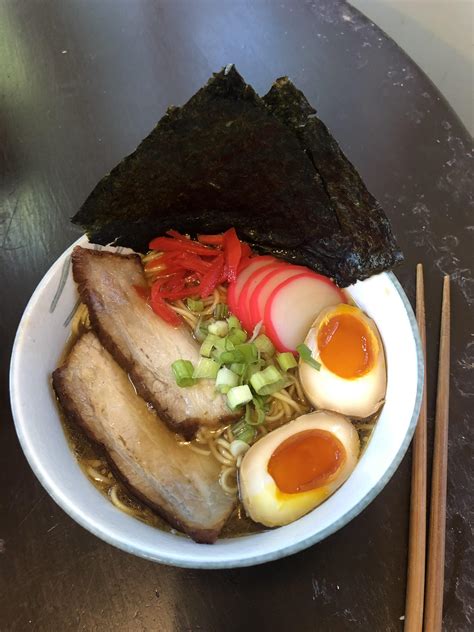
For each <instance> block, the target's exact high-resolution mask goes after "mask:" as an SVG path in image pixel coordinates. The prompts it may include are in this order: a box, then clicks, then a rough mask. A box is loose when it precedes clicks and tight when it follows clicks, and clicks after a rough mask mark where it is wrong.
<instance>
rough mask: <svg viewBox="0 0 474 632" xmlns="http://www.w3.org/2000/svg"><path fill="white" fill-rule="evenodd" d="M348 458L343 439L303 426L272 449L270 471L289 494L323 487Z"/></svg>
mask: <svg viewBox="0 0 474 632" xmlns="http://www.w3.org/2000/svg"><path fill="white" fill-rule="evenodd" d="M345 458H346V451H345V449H344V446H343V445H342V443H341V442H340V441H339V439H337V437H335V436H334V435H333V434H332V433H330V432H327V431H326V430H317V429H312V430H304V431H303V432H298V433H297V434H295V435H293V436H292V437H289V438H288V439H286V440H285V441H283V443H281V444H280V445H279V446H278V447H277V449H276V450H275V451H274V452H273V454H272V456H271V457H270V460H269V462H268V467H267V470H268V473H269V474H270V476H271V477H272V478H273V480H274V481H275V483H276V486H277V487H278V489H279V490H280V491H282V492H284V493H286V494H296V493H298V492H306V491H309V490H311V489H315V488H316V487H321V486H322V485H324V483H326V481H327V480H328V479H329V477H330V476H331V475H332V474H334V473H335V472H337V470H338V469H339V468H340V467H341V465H342V464H343V462H344V460H345Z"/></svg>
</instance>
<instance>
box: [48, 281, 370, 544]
mask: <svg viewBox="0 0 474 632" xmlns="http://www.w3.org/2000/svg"><path fill="white" fill-rule="evenodd" d="M346 295H347V297H348V299H349V300H350V302H351V303H354V302H353V301H352V299H351V298H350V297H349V295H348V294H347V293H346ZM354 304H355V303H354ZM81 333H83V332H79V334H78V335H74V334H71V336H70V337H69V338H68V340H67V342H66V345H65V348H64V351H63V353H62V355H61V357H60V361H59V366H60V365H61V364H62V363H63V362H64V361H65V359H66V357H67V356H68V354H69V353H70V351H71V349H72V347H73V346H74V344H75V342H76V341H77V339H78V337H79V336H80V335H81ZM58 409H59V413H60V419H61V423H62V426H63V429H64V433H65V435H66V438H67V441H68V443H69V445H70V447H71V450H72V452H73V454H74V456H75V458H76V459H77V461H78V463H79V466H80V467H81V469H82V471H83V472H84V474H85V476H87V478H88V479H89V481H90V482H91V483H92V484H93V485H94V487H96V489H98V490H99V491H100V492H101V493H102V494H103V495H104V496H106V497H107V499H108V500H110V502H113V501H112V500H111V498H110V494H109V492H110V490H111V488H112V487H114V486H117V487H116V490H117V495H118V497H119V499H120V501H121V502H122V503H123V504H124V505H125V507H126V508H127V510H128V511H127V512H129V513H130V514H131V515H133V517H135V518H136V519H137V520H141V521H142V522H145V523H146V524H148V525H150V526H151V527H154V528H157V529H161V530H162V531H166V532H168V533H174V534H176V535H180V536H183V537H187V536H185V535H184V534H183V533H181V532H179V531H177V530H176V529H174V528H173V527H171V526H170V525H169V524H168V523H167V522H166V521H165V520H164V519H163V518H161V516H159V515H157V514H156V513H155V512H154V511H152V510H151V509H150V508H149V507H147V506H146V505H145V504H144V503H142V502H141V501H139V500H137V499H136V498H135V497H134V496H133V495H132V494H131V493H130V492H129V491H128V489H127V488H126V487H125V486H124V485H123V483H122V482H121V481H120V479H119V478H117V476H116V475H115V473H114V472H113V470H112V469H111V467H110V465H109V463H108V461H107V459H106V457H105V455H104V452H103V451H102V450H101V449H100V447H99V446H97V444H95V443H94V442H93V441H91V440H90V439H89V437H88V436H87V435H86V434H85V432H84V431H83V430H82V429H81V428H80V427H79V426H77V425H76V424H75V423H73V422H71V421H70V420H69V419H67V418H66V416H65V415H64V413H63V411H62V410H61V407H60V405H59V402H58ZM379 415H380V412H378V413H377V414H376V415H374V416H373V417H371V418H370V419H365V420H363V421H360V420H356V419H352V422H353V424H354V426H355V428H356V429H357V432H358V434H359V438H360V441H361V454H360V456H362V454H363V453H364V451H365V450H366V448H367V445H368V443H369V441H370V438H371V436H372V433H373V428H374V427H375V424H376V421H377V419H378V417H379ZM360 426H364V427H362V428H361V427H360ZM366 426H371V427H370V428H369V429H367V428H366ZM90 461H100V462H101V465H100V466H97V468H96V469H99V471H100V474H101V475H102V476H104V477H106V478H108V480H109V481H110V484H109V483H104V482H101V481H98V480H96V479H95V478H94V477H93V476H92V475H91V472H90V471H88V468H89V467H90V465H89V462H90ZM119 510H120V509H119ZM265 530H266V527H264V526H263V525H261V524H258V523H256V522H254V521H253V520H251V519H250V518H249V517H248V516H247V515H246V514H245V510H244V507H243V505H242V503H241V502H240V501H239V502H238V503H237V506H236V508H235V510H234V511H233V513H232V515H231V516H230V518H229V520H228V521H227V523H226V524H225V526H224V528H223V529H222V531H221V534H220V537H221V538H235V537H239V536H244V535H250V534H252V533H261V532H263V531H265Z"/></svg>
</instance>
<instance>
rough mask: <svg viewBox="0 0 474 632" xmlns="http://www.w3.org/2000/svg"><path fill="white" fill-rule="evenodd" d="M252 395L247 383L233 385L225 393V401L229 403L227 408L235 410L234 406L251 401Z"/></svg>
mask: <svg viewBox="0 0 474 632" xmlns="http://www.w3.org/2000/svg"><path fill="white" fill-rule="evenodd" d="M252 397H253V396H252V391H251V390H250V388H249V387H248V385H247V384H243V385H242V386H234V387H233V388H231V389H230V390H229V392H228V393H227V403H228V404H229V408H230V409H231V410H235V409H236V408H239V406H243V405H244V404H248V402H251V401H252Z"/></svg>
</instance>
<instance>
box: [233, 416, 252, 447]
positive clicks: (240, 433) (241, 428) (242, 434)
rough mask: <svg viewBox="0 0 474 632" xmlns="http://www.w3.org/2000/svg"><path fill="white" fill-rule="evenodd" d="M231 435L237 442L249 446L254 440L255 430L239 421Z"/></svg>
mask: <svg viewBox="0 0 474 632" xmlns="http://www.w3.org/2000/svg"><path fill="white" fill-rule="evenodd" d="M232 434H233V435H234V437H235V438H236V439H238V440H239V441H244V442H245V443H247V444H249V445H250V443H252V441H253V440H254V439H255V435H256V430H255V428H252V427H251V426H249V425H248V424H246V423H245V421H239V422H238V423H237V424H236V425H235V426H233V428H232Z"/></svg>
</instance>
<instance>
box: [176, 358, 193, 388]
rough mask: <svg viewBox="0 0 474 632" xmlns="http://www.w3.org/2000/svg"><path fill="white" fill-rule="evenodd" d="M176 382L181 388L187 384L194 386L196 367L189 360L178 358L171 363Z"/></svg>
mask: <svg viewBox="0 0 474 632" xmlns="http://www.w3.org/2000/svg"><path fill="white" fill-rule="evenodd" d="M171 369H172V371H173V374H174V377H175V380H176V384H177V385H178V386H180V387H181V388H183V387H185V386H194V384H196V380H195V379H194V377H193V373H194V367H193V363H192V362H190V361H189V360H176V362H173V364H172V365H171Z"/></svg>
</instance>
